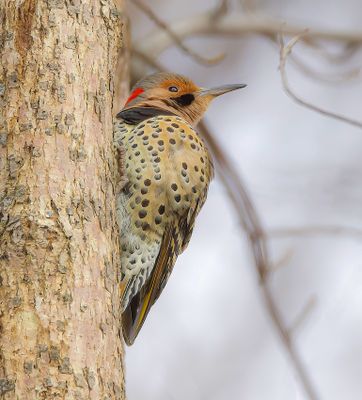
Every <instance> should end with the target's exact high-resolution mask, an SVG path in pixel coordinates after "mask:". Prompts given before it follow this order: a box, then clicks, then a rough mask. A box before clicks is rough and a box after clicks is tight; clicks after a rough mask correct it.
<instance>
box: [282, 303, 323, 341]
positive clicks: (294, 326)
mask: <svg viewBox="0 0 362 400" xmlns="http://www.w3.org/2000/svg"><path fill="white" fill-rule="evenodd" d="M316 305H317V298H316V296H311V297H310V299H309V300H308V301H307V303H306V304H305V305H304V307H303V309H302V310H301V312H300V313H299V315H298V316H297V318H296V319H295V320H294V322H293V323H292V325H291V326H290V328H289V329H288V330H289V335H294V334H295V333H296V331H297V330H298V329H299V328H300V326H301V325H302V324H303V322H304V321H305V320H306V318H307V317H308V315H309V314H310V313H311V311H312V310H313V309H314V308H315V306H316Z"/></svg>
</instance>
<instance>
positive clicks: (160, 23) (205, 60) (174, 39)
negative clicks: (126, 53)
mask: <svg viewBox="0 0 362 400" xmlns="http://www.w3.org/2000/svg"><path fill="white" fill-rule="evenodd" d="M133 3H134V4H135V5H136V6H137V7H138V8H139V9H140V10H142V11H143V12H144V13H145V14H146V15H147V16H148V17H149V18H150V19H151V20H152V21H153V22H154V23H155V24H156V25H157V26H158V27H159V28H161V29H162V31H163V32H165V33H166V34H167V36H168V37H169V39H170V40H171V42H172V43H173V44H174V45H176V46H177V47H179V48H180V49H181V50H183V51H184V52H185V53H186V54H188V55H189V56H191V57H192V58H193V59H194V60H196V61H197V62H199V63H201V64H206V65H210V64H217V63H218V62H220V61H221V60H223V59H224V57H225V54H224V53H222V54H219V55H217V56H215V57H211V58H207V57H203V56H200V54H198V53H197V52H195V51H194V50H192V49H191V48H189V47H188V46H186V45H185V44H184V43H183V42H182V40H181V38H179V37H178V35H177V33H175V32H174V31H173V30H172V29H171V28H170V27H169V26H168V25H167V23H166V22H164V21H163V20H162V19H160V18H159V17H158V15H157V14H156V13H155V12H154V11H153V10H152V8H150V7H148V6H147V5H146V4H144V3H143V2H142V1H140V0H133Z"/></svg>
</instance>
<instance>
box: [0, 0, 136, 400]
mask: <svg viewBox="0 0 362 400" xmlns="http://www.w3.org/2000/svg"><path fill="white" fill-rule="evenodd" d="M122 6H123V0H118V1H117V3H116V2H115V1H113V0H86V1H83V0H82V1H81V0H16V1H14V0H2V1H1V2H0V18H1V27H0V56H1V64H0V108H1V111H0V268H1V269H0V398H1V399H20V400H33V399H94V400H106V399H107V400H110V399H117V400H118V399H124V398H125V394H124V375H123V361H122V353H123V347H122V346H123V345H122V339H121V335H120V310H119V289H118V278H119V277H118V270H119V251H118V232H117V226H116V223H115V207H114V204H115V201H114V195H115V184H116V179H117V172H116V161H115V157H114V153H113V147H112V106H113V104H114V103H113V95H114V92H115V91H116V86H119V87H120V88H125V87H126V85H127V69H128V60H127V52H126V49H125V46H124V38H123V32H124V30H125V23H124V21H125V18H124V17H123V9H122ZM117 61H118V62H119V64H118V65H119V67H118V69H117V68H116V65H117ZM116 70H118V77H119V76H121V78H120V79H119V78H117V77H116V73H115V72H116ZM116 78H117V80H116Z"/></svg>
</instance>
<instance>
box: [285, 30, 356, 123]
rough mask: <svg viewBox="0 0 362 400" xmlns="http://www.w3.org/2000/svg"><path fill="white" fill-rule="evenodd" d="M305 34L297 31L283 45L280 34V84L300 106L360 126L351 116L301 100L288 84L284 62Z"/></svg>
mask: <svg viewBox="0 0 362 400" xmlns="http://www.w3.org/2000/svg"><path fill="white" fill-rule="evenodd" d="M305 35H306V32H305V31H304V32H303V33H299V34H298V35H296V36H294V37H293V38H292V39H291V40H290V41H289V43H288V44H287V45H286V46H285V45H284V41H283V38H282V36H280V63H279V69H280V75H281V78H282V84H283V88H284V90H285V92H286V93H287V94H288V95H289V96H290V97H291V98H292V99H293V100H294V101H295V102H297V103H298V104H301V105H302V106H304V107H306V108H309V109H310V110H313V111H316V112H317V113H319V114H322V115H325V116H327V117H330V118H334V119H337V120H339V121H342V122H345V123H347V124H350V125H353V126H356V127H358V128H362V122H360V121H357V120H354V119H352V118H348V117H346V116H344V115H341V114H337V113H334V112H332V111H328V110H325V109H323V108H320V107H318V106H316V105H314V104H311V103H309V102H307V101H306V100H303V99H302V98H300V97H299V96H297V95H296V94H295V93H294V92H293V90H292V89H291V88H290V86H289V82H288V78H287V73H286V69H285V66H286V62H287V58H288V56H289V54H290V53H291V51H292V49H293V47H294V46H295V45H296V43H297V42H298V41H299V40H300V39H301V38H302V37H303V36H305Z"/></svg>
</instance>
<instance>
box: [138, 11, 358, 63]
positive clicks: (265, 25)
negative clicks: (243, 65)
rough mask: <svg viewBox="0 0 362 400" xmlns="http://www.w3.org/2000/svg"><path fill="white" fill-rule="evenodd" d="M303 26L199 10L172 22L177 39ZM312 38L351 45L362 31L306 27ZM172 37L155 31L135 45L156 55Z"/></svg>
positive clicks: (292, 29) (273, 31)
mask: <svg viewBox="0 0 362 400" xmlns="http://www.w3.org/2000/svg"><path fill="white" fill-rule="evenodd" d="M304 29H305V27H302V26H298V25H294V24H286V23H284V22H283V21H282V20H278V19H275V18H269V17H266V16H265V15H257V14H238V13H229V14H225V15H221V16H220V18H218V19H216V20H215V14H214V12H212V11H211V12H210V11H209V12H207V13H202V14H199V15H194V16H187V18H185V19H182V20H178V21H173V23H172V32H173V33H174V34H175V35H176V36H177V38H178V39H179V40H182V39H184V38H186V37H190V36H196V35H218V36H231V37H240V36H243V35H246V34H259V35H266V36H273V35H277V34H279V33H280V32H281V31H283V33H284V34H285V35H290V36H295V35H297V34H299V33H300V32H301V31H303V30H304ZM311 38H313V39H314V40H316V39H323V40H328V41H337V42H342V43H348V44H354V43H362V31H356V30H354V31H345V30H344V31H338V30H331V29H330V30H328V29H309V31H308V33H307V35H306V36H305V39H306V40H309V39H311ZM174 44H175V41H174V39H173V38H172V37H171V36H170V35H169V34H168V33H167V32H165V31H164V30H162V31H160V30H156V31H154V32H153V33H151V34H148V35H147V37H144V38H143V39H142V40H140V41H139V44H138V48H139V50H141V51H142V52H144V53H147V54H150V55H152V56H153V57H157V56H158V55H159V54H161V53H162V52H163V51H164V50H166V49H167V48H168V47H170V46H171V45H174Z"/></svg>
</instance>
